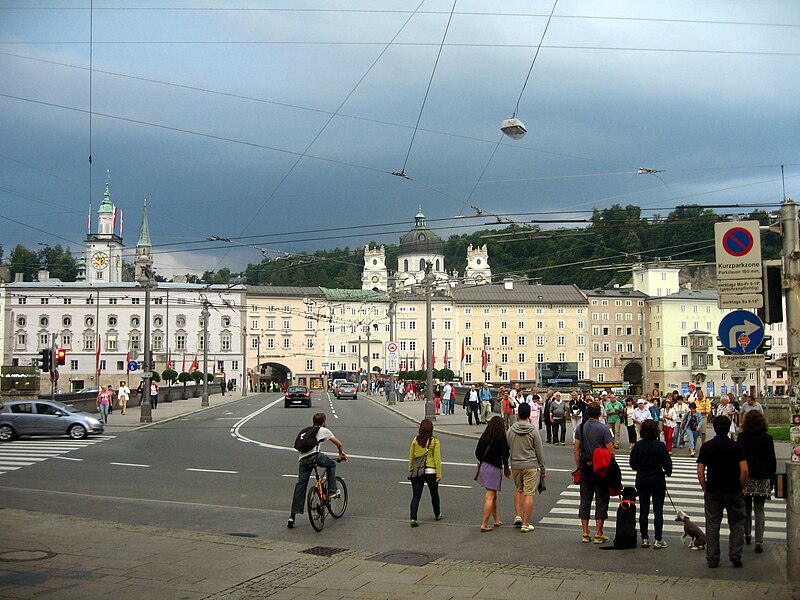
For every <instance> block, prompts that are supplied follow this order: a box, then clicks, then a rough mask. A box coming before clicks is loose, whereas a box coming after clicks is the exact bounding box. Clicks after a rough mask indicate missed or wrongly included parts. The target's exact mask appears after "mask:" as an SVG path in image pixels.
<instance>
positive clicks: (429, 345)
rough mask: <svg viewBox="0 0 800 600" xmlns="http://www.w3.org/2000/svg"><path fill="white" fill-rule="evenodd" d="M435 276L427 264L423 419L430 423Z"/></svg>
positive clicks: (433, 411) (433, 410)
mask: <svg viewBox="0 0 800 600" xmlns="http://www.w3.org/2000/svg"><path fill="white" fill-rule="evenodd" d="M434 281H436V276H435V275H434V274H433V263H431V262H428V263H426V265H425V277H424V278H423V279H422V282H423V283H424V284H425V323H426V326H425V353H426V354H427V355H428V364H427V365H426V368H427V373H426V378H425V418H426V419H430V420H431V421H435V420H436V408H435V406H434V404H433V364H432V363H433V361H432V360H431V357H432V356H433V330H432V329H431V320H432V317H431V315H432V313H433V307H432V301H431V293H432V291H431V287H432V286H433V283H434Z"/></svg>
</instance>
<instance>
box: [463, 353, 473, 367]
mask: <svg viewBox="0 0 800 600" xmlns="http://www.w3.org/2000/svg"><path fill="white" fill-rule="evenodd" d="M464 364H465V365H471V364H472V354H465V355H464Z"/></svg>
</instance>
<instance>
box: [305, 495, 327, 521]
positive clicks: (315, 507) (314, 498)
mask: <svg viewBox="0 0 800 600" xmlns="http://www.w3.org/2000/svg"><path fill="white" fill-rule="evenodd" d="M308 520H309V521H311V526H312V527H313V528H314V531H322V528H323V527H324V526H325V503H324V502H323V501H322V497H321V496H320V495H319V490H318V489H317V488H316V487H312V488H311V489H310V490H308Z"/></svg>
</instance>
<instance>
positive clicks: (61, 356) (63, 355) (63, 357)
mask: <svg viewBox="0 0 800 600" xmlns="http://www.w3.org/2000/svg"><path fill="white" fill-rule="evenodd" d="M56 362H57V363H58V364H59V365H65V364H67V351H66V350H64V349H63V348H59V349H58V350H56Z"/></svg>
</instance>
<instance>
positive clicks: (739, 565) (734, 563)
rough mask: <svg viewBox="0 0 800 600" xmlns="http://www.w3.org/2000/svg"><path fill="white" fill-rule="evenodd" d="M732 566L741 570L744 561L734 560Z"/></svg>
mask: <svg viewBox="0 0 800 600" xmlns="http://www.w3.org/2000/svg"><path fill="white" fill-rule="evenodd" d="M731 564H732V565H733V566H734V567H735V568H736V569H740V568H741V567H742V561H741V560H740V559H738V558H732V559H731Z"/></svg>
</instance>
